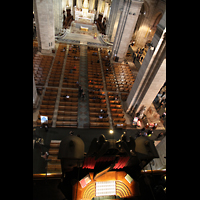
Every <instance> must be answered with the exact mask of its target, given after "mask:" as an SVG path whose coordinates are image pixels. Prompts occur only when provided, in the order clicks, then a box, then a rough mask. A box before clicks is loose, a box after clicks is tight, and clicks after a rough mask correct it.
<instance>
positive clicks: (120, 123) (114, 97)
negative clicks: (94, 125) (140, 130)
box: [108, 92, 126, 128]
mask: <svg viewBox="0 0 200 200" xmlns="http://www.w3.org/2000/svg"><path fill="white" fill-rule="evenodd" d="M108 99H109V106H110V112H111V116H112V122H113V126H114V127H115V128H126V123H125V121H126V120H125V118H124V114H123V109H122V105H121V101H120V96H119V94H118V93H115V92H108Z"/></svg>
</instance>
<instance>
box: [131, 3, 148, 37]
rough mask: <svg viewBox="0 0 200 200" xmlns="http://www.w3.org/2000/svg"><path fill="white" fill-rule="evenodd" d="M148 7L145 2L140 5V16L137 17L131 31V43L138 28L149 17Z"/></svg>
mask: <svg viewBox="0 0 200 200" xmlns="http://www.w3.org/2000/svg"><path fill="white" fill-rule="evenodd" d="M149 10H150V7H149V4H148V3H147V2H146V1H145V2H144V3H143V4H142V7H141V10H140V15H139V17H138V20H137V23H136V26H135V29H134V31H133V35H132V41H134V40H135V39H136V37H137V33H138V31H139V29H140V27H141V26H142V25H143V23H144V20H145V18H148V17H149V13H150V11H149Z"/></svg>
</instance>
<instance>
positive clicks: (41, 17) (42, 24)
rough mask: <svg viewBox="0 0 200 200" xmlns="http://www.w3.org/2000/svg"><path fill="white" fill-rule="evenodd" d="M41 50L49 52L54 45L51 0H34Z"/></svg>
mask: <svg viewBox="0 0 200 200" xmlns="http://www.w3.org/2000/svg"><path fill="white" fill-rule="evenodd" d="M35 1H36V10H37V19H38V20H37V21H38V28H39V34H40V43H41V52H46V53H50V52H51V50H52V49H53V48H54V47H55V27H54V10H53V0H43V1H40V0H35Z"/></svg>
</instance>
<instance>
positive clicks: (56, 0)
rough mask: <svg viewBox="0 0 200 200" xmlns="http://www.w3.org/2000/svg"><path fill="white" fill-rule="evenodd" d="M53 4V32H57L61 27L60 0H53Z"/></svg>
mask: <svg viewBox="0 0 200 200" xmlns="http://www.w3.org/2000/svg"><path fill="white" fill-rule="evenodd" d="M53 6H54V23H55V34H57V33H59V32H60V30H61V29H62V18H63V10H62V0H53Z"/></svg>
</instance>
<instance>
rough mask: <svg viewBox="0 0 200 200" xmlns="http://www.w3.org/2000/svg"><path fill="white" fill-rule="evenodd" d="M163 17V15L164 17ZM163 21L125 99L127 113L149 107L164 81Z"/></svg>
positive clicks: (164, 31)
mask: <svg viewBox="0 0 200 200" xmlns="http://www.w3.org/2000/svg"><path fill="white" fill-rule="evenodd" d="M164 16H165V15H164ZM165 26H166V25H165V19H162V20H161V21H160V24H159V25H158V26H157V30H156V33H155V35H154V37H153V39H152V44H153V47H151V48H149V50H148V51H147V54H146V56H145V58H144V61H143V63H142V66H141V67H140V70H139V72H138V74H137V77H136V80H135V82H134V84H133V87H132V89H131V91H130V93H129V95H128V97H127V100H126V105H127V110H126V112H127V113H130V114H132V113H133V112H134V114H135V113H137V112H138V111H139V110H140V109H141V107H142V106H146V110H148V108H149V106H150V105H151V103H152V102H153V100H154V99H155V97H156V95H157V93H158V91H159V90H160V88H161V87H162V85H163V84H164V82H165V81H166V27H165Z"/></svg>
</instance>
